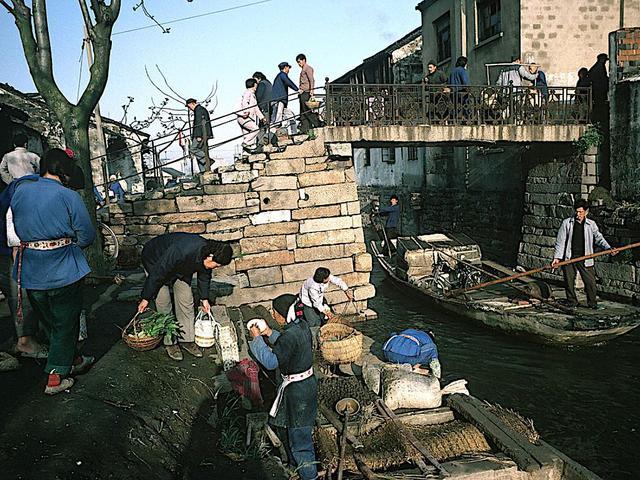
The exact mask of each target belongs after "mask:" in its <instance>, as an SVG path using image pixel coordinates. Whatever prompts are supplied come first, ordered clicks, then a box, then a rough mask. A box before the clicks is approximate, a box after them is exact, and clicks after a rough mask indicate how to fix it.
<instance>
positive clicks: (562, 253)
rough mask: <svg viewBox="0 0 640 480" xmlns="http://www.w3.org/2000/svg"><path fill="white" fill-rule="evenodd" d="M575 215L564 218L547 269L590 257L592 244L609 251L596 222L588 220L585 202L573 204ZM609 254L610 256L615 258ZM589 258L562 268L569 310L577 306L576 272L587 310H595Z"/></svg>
mask: <svg viewBox="0 0 640 480" xmlns="http://www.w3.org/2000/svg"><path fill="white" fill-rule="evenodd" d="M574 208H575V215H573V216H571V217H569V218H566V219H565V220H564V221H563V222H562V225H560V230H558V236H557V237H556V250H555V254H554V258H553V262H551V266H552V267H555V266H557V265H558V264H559V263H560V262H561V261H563V260H569V259H572V258H578V257H583V256H585V255H591V254H593V247H594V244H595V245H597V246H598V247H600V248H601V249H603V250H609V249H610V248H611V246H610V245H609V243H608V242H607V241H606V240H605V238H604V237H603V236H602V233H600V230H598V226H597V225H596V222H594V221H593V220H589V219H588V218H587V214H588V213H589V205H588V204H587V201H586V200H583V199H581V198H580V199H578V200H576V202H575V204H574ZM617 254H618V252H617V251H615V250H614V251H613V252H612V253H611V255H617ZM594 268H595V267H594V261H593V259H592V258H589V259H587V260H583V261H581V262H576V263H571V264H569V265H564V266H563V267H562V273H563V274H564V281H565V292H566V295H567V302H568V303H569V305H571V306H572V307H575V306H577V305H578V297H577V296H576V286H575V282H576V272H580V278H582V281H583V282H584V289H585V292H586V294H587V307H589V308H593V309H597V308H598V300H597V298H596V273H595V269H594Z"/></svg>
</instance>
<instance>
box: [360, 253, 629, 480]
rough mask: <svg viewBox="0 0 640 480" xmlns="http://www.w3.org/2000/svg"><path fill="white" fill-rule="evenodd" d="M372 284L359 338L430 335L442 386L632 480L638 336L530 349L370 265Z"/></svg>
mask: <svg viewBox="0 0 640 480" xmlns="http://www.w3.org/2000/svg"><path fill="white" fill-rule="evenodd" d="M375 263H376V262H375V260H374V264H375ZM372 283H374V284H375V286H376V288H377V295H376V297H375V298H374V299H373V300H371V302H370V306H371V308H373V309H374V310H376V311H377V312H378V314H379V318H378V320H374V321H370V322H366V323H363V324H360V326H359V327H358V328H359V329H361V330H362V331H363V333H365V334H366V335H369V336H371V337H372V338H374V339H375V340H376V341H377V342H383V341H384V340H385V339H386V338H387V336H388V334H389V333H390V332H393V331H398V330H401V329H403V328H409V327H416V328H420V329H427V328H430V329H432V330H433V331H434V333H435V335H436V341H437V344H438V350H439V353H440V359H441V363H442V371H443V384H446V383H449V381H452V380H456V379H459V378H464V379H466V380H467V381H468V382H469V383H468V388H469V391H470V392H471V394H473V395H475V396H476V397H479V398H481V399H484V400H488V401H490V402H493V403H498V404H500V405H502V406H503V407H508V408H512V409H514V410H516V411H518V412H519V413H520V414H522V415H524V416H525V417H528V418H531V419H533V421H534V425H535V427H536V429H537V430H538V432H539V433H540V434H541V436H542V438H543V439H544V440H545V441H547V442H549V443H551V444H552V445H554V446H556V447H558V448H559V449H560V450H562V451H563V452H564V453H565V454H567V455H569V456H570V457H571V458H573V459H574V460H576V461H578V462H580V463H581V464H583V465H584V466H586V467H587V468H589V469H591V470H592V471H594V472H595V473H597V474H599V475H600V476H602V478H604V479H606V480H632V479H633V480H637V479H640V373H639V372H638V368H639V367H640V350H639V349H638V346H639V345H640V329H637V330H635V331H633V332H631V333H629V334H627V335H625V336H622V337H620V338H618V339H615V340H613V341H611V342H609V343H608V344H605V345H601V346H595V347H579V348H578V347H576V348H567V347H552V346H545V345H538V344H535V343H531V342H528V341H525V340H523V339H520V338H518V337H514V336H509V335H506V334H503V333H501V332H499V331H496V330H492V329H489V328H488V327H484V326H482V325H478V324H475V323H473V322H472V321H470V320H466V319H464V318H456V317H455V316H453V315H451V314H449V313H446V312H442V311H441V310H439V309H437V308H436V307H435V306H433V305H430V304H429V303H428V302H427V301H426V300H425V299H424V298H422V297H420V296H419V295H415V294H413V293H412V292H408V291H406V289H403V290H400V289H398V288H397V287H396V286H395V285H394V284H393V283H392V282H390V281H389V280H388V279H386V278H385V276H384V272H383V271H382V269H381V268H380V266H379V265H377V264H375V265H374V271H373V272H372Z"/></svg>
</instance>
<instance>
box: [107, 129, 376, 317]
mask: <svg viewBox="0 0 640 480" xmlns="http://www.w3.org/2000/svg"><path fill="white" fill-rule="evenodd" d="M109 209H110V210H109V216H108V219H105V220H106V221H105V223H107V224H109V225H110V226H111V228H112V229H113V230H114V232H115V233H116V235H117V236H118V241H119V243H120V245H121V246H122V248H123V250H124V253H125V257H127V258H128V259H129V260H131V261H132V263H134V262H136V261H137V256H138V255H139V252H140V250H141V248H142V246H143V245H144V243H145V242H146V241H148V240H149V239H150V238H152V237H154V236H156V235H161V234H163V233H169V232H191V233H197V234H200V235H202V236H204V237H206V238H211V239H215V240H224V241H229V242H232V245H233V247H234V252H235V255H234V257H235V258H234V261H233V262H232V263H231V265H229V266H228V267H224V268H221V269H219V270H216V272H215V275H214V281H217V282H220V281H224V282H227V283H229V284H231V285H232V291H231V292H228V291H227V292H225V293H226V294H225V295H223V296H219V297H218V298H217V303H218V304H221V305H245V304H249V305H257V304H267V303H269V302H270V301H271V300H272V299H273V298H275V297H276V296H278V295H280V294H283V293H295V292H297V291H298V290H299V289H300V285H301V283H302V281H304V280H305V279H306V278H307V277H309V276H311V275H312V274H313V272H314V271H315V269H316V268H317V267H319V266H325V267H327V268H329V269H330V270H331V272H332V273H334V274H336V275H340V276H341V277H342V278H343V279H344V280H345V281H346V282H347V284H348V285H349V286H350V287H352V288H353V290H354V297H355V300H356V302H355V303H354V304H348V303H347V299H346V297H345V296H344V295H343V294H342V292H339V291H330V292H328V294H327V300H328V302H329V303H330V304H332V305H334V307H335V308H336V311H338V312H342V311H343V310H344V311H345V312H346V313H357V311H365V310H366V309H367V300H368V299H369V298H371V297H373V296H374V295H375V289H374V287H373V285H371V283H370V282H369V275H370V271H371V268H372V260H371V256H370V255H369V254H368V253H366V247H365V243H364V234H363V230H362V218H361V215H360V204H359V202H358V192H357V187H356V177H355V170H354V166H353V158H352V150H351V146H350V145H349V144H333V145H325V142H324V140H323V136H322V130H319V131H318V137H317V138H316V139H314V140H307V141H305V142H304V143H301V144H297V145H289V146H287V148H286V150H285V151H284V152H280V153H267V154H255V155H251V156H249V157H248V158H245V159H244V160H243V161H236V162H235V163H234V164H233V165H229V166H222V167H220V168H218V170H217V171H216V172H214V173H212V174H206V175H204V176H203V178H202V180H201V182H199V183H196V182H193V183H184V184H182V185H181V186H179V187H176V188H174V189H167V190H165V191H164V192H160V191H158V192H150V193H147V194H145V195H140V196H135V197H133V199H132V200H131V201H128V202H127V203H126V204H123V205H110V207H109ZM228 290H229V289H228Z"/></svg>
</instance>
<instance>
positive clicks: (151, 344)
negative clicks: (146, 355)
mask: <svg viewBox="0 0 640 480" xmlns="http://www.w3.org/2000/svg"><path fill="white" fill-rule="evenodd" d="M147 312H149V310H147ZM151 313H153V312H151ZM139 315H140V312H138V313H136V314H135V315H134V316H133V318H132V319H131V321H130V322H129V323H127V326H126V327H124V328H123V329H122V340H123V341H124V343H126V344H127V345H128V346H129V347H130V348H132V349H133V350H137V351H138V352H146V351H147V350H153V349H154V348H156V347H157V346H158V345H159V344H160V342H161V341H162V336H161V335H158V336H156V337H137V336H135V337H131V336H129V329H133V333H134V334H135V335H138V331H139V328H140V319H139V318H138V316H139Z"/></svg>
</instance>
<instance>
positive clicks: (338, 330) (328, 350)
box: [320, 323, 362, 364]
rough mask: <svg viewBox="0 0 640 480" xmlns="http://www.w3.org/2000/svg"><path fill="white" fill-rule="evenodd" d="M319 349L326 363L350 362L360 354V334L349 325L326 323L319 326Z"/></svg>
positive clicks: (355, 359)
mask: <svg viewBox="0 0 640 480" xmlns="http://www.w3.org/2000/svg"><path fill="white" fill-rule="evenodd" d="M320 351H321V352H322V356H323V357H324V359H325V360H326V361H327V363H332V364H343V363H352V362H355V361H357V360H359V359H360V357H361V356H362V334H361V333H360V332H359V331H358V330H356V329H355V328H353V327H350V326H349V325H344V324H342V323H327V324H326V325H323V326H322V327H321V328H320Z"/></svg>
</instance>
